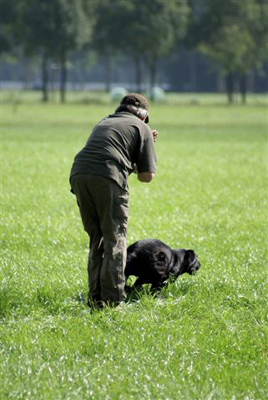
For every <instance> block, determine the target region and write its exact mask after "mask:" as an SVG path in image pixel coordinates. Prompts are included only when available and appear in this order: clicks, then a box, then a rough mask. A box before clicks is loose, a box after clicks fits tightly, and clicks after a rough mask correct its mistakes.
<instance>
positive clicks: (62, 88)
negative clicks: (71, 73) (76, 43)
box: [60, 50, 67, 103]
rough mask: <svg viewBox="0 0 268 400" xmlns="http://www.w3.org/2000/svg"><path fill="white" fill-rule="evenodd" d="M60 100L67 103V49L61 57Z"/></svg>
mask: <svg viewBox="0 0 268 400" xmlns="http://www.w3.org/2000/svg"><path fill="white" fill-rule="evenodd" d="M60 69H61V74H60V75H61V76H60V100H61V103H65V97H66V96H65V95H66V81H67V66H66V54H65V51H64V50H63V51H62V54H61V59H60Z"/></svg>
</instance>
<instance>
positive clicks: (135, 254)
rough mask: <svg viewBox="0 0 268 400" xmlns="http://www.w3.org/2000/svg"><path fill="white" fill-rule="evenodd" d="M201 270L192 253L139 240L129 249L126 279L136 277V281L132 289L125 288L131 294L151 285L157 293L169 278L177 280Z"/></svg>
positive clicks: (191, 251)
mask: <svg viewBox="0 0 268 400" xmlns="http://www.w3.org/2000/svg"><path fill="white" fill-rule="evenodd" d="M200 267H201V264H200V262H199V261H198V259H197V257H196V255H195V252H194V251H193V250H186V249H177V250H176V249H171V248H170V247H169V246H168V245H166V244H165V243H163V242H161V240H157V239H144V240H139V241H138V242H135V243H133V244H132V245H130V246H129V247H128V249H127V263H126V268H125V277H126V280H127V278H128V277H129V276H130V275H134V276H137V280H136V281H135V283H134V285H133V286H132V287H129V286H127V285H126V287H125V289H126V291H127V292H129V291H130V290H132V289H137V288H139V287H141V286H142V285H143V284H144V283H149V284H151V292H152V293H154V292H156V291H158V290H160V289H161V288H162V287H164V286H165V285H166V284H167V281H168V279H169V278H170V277H171V278H172V279H173V280H174V281H175V280H176V279H177V278H178V276H179V275H182V274H184V273H186V272H187V273H188V274H190V275H193V274H195V273H196V272H197V271H198V270H199V268H200Z"/></svg>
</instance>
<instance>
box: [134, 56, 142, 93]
mask: <svg viewBox="0 0 268 400" xmlns="http://www.w3.org/2000/svg"><path fill="white" fill-rule="evenodd" d="M135 65H136V86H137V92H138V93H141V81H142V71H141V57H140V55H137V56H136V57H135Z"/></svg>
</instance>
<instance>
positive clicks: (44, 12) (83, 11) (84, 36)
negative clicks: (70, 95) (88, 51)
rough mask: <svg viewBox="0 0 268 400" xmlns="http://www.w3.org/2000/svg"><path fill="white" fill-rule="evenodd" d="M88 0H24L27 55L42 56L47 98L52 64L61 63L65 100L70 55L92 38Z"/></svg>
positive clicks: (23, 33) (21, 29)
mask: <svg viewBox="0 0 268 400" xmlns="http://www.w3.org/2000/svg"><path fill="white" fill-rule="evenodd" d="M88 9H89V8H88V7H87V2H86V0H53V1H47V0H20V1H19V10H18V15H19V23H18V26H17V29H18V32H20V38H21V40H22V41H23V44H24V48H25V51H26V53H27V54H29V55H32V54H36V53H37V52H38V53H39V54H40V55H41V57H42V81H43V101H47V100H48V65H49V60H50V59H51V58H53V59H54V60H56V61H57V62H59V64H60V70H61V80H60V93H61V101H62V102H64V101H65V90H66V80H67V55H68V53H69V52H70V51H71V50H74V49H76V48H78V47H79V46H82V45H83V44H84V43H85V42H86V41H87V40H88V38H89V35H90V28H91V23H90V20H89V15H88Z"/></svg>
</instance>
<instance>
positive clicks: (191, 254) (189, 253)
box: [184, 250, 196, 261]
mask: <svg viewBox="0 0 268 400" xmlns="http://www.w3.org/2000/svg"><path fill="white" fill-rule="evenodd" d="M184 258H185V260H189V261H194V259H195V258H196V256H195V252H194V251H193V250H186V253H185V257H184Z"/></svg>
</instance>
